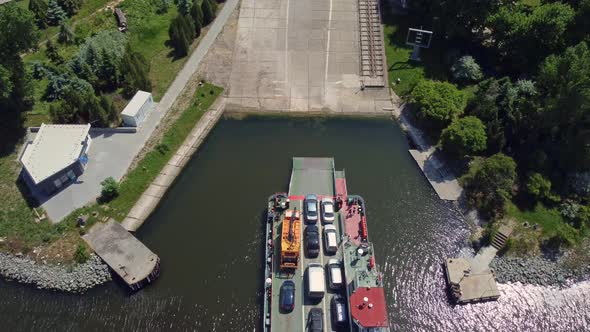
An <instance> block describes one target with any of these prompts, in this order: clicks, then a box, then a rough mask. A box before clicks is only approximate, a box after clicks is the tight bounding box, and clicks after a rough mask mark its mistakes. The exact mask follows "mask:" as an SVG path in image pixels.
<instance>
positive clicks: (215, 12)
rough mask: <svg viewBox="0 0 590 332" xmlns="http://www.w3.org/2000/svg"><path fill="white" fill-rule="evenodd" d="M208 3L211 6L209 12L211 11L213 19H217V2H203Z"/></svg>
mask: <svg viewBox="0 0 590 332" xmlns="http://www.w3.org/2000/svg"><path fill="white" fill-rule="evenodd" d="M204 1H209V5H210V6H211V10H212V11H213V17H217V9H218V7H219V5H218V4H217V0H204Z"/></svg>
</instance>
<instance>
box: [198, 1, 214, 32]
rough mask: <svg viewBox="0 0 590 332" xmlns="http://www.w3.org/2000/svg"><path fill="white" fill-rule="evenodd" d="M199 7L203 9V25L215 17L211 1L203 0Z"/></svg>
mask: <svg viewBox="0 0 590 332" xmlns="http://www.w3.org/2000/svg"><path fill="white" fill-rule="evenodd" d="M201 9H202V10H203V26H205V25H209V23H211V22H213V20H214V19H215V12H214V11H213V8H212V7H211V3H210V2H209V1H208V0H203V3H202V4H201Z"/></svg>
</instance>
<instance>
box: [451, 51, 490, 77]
mask: <svg viewBox="0 0 590 332" xmlns="http://www.w3.org/2000/svg"><path fill="white" fill-rule="evenodd" d="M451 73H452V74H453V77H454V78H455V80H457V81H458V82H461V83H472V82H477V81H479V80H481V79H482V78H483V73H482V72H481V68H480V67H479V65H478V64H477V62H475V59H474V58H473V57H472V56H470V55H466V56H462V57H461V58H459V60H457V62H455V64H454V65H453V66H452V67H451Z"/></svg>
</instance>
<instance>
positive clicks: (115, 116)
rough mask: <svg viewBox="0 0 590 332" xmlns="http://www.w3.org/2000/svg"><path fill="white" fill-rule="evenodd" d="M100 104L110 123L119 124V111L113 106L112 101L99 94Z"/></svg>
mask: <svg viewBox="0 0 590 332" xmlns="http://www.w3.org/2000/svg"><path fill="white" fill-rule="evenodd" d="M100 106H101V107H102V108H103V109H104V110H105V113H106V115H107V119H108V121H109V123H110V124H115V125H118V124H119V112H117V109H116V108H115V104H113V101H112V100H111V99H109V98H108V97H107V96H105V95H101V96H100Z"/></svg>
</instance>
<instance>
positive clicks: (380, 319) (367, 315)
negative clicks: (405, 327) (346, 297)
mask: <svg viewBox="0 0 590 332" xmlns="http://www.w3.org/2000/svg"><path fill="white" fill-rule="evenodd" d="M365 297H366V298H367V299H368V301H366V302H365V300H364V299H365ZM370 304H373V305H372V306H370ZM350 312H351V314H352V318H354V319H355V320H356V321H357V322H358V323H359V325H360V326H362V327H367V328H368V327H387V326H389V324H388V322H387V305H386V304H385V291H384V290H383V287H371V288H368V287H362V288H357V289H356V290H355V291H354V293H353V294H352V295H351V296H350Z"/></svg>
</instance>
